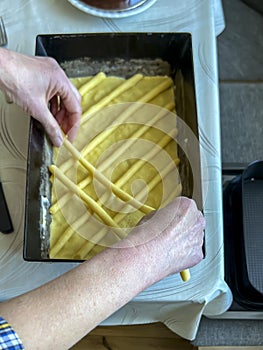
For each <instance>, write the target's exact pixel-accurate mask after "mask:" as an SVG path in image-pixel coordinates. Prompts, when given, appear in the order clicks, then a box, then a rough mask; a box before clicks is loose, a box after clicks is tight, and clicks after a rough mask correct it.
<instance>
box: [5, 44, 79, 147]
mask: <svg viewBox="0 0 263 350" xmlns="http://www.w3.org/2000/svg"><path fill="white" fill-rule="evenodd" d="M0 89H1V90H3V92H4V93H5V95H6V97H7V100H8V101H12V102H14V103H16V104H17V105H19V106H20V107H21V108H22V109H23V110H24V111H25V112H26V113H28V114H29V115H31V116H32V117H34V118H35V119H37V120H38V121H39V122H40V123H41V124H42V125H43V126H44V128H45V131H46V132H47V134H48V135H49V137H50V139H51V141H52V143H53V144H54V146H60V145H61V144H62V142H63V137H62V133H61V130H60V128H61V129H62V130H63V132H64V133H65V134H68V137H69V140H70V141H73V140H74V138H75V136H76V134H77V132H78V129H79V123H80V116H81V103H80V102H81V97H80V95H79V93H78V91H77V89H76V88H75V87H74V86H73V84H72V83H71V82H70V80H69V79H68V78H67V76H66V74H65V73H64V71H63V70H62V69H61V68H60V66H59V65H58V63H57V62H56V61H55V60H54V59H52V58H50V57H35V56H26V55H22V54H19V53H16V52H13V51H10V50H7V49H3V48H1V49H0ZM59 100H60V103H59Z"/></svg>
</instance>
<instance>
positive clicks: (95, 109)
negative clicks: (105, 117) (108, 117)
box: [80, 74, 143, 124]
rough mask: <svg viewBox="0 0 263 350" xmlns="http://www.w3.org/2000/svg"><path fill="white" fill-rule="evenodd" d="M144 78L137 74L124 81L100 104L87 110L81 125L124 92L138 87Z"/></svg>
mask: <svg viewBox="0 0 263 350" xmlns="http://www.w3.org/2000/svg"><path fill="white" fill-rule="evenodd" d="M142 78H143V75H142V74H135V75H133V76H132V77H131V78H130V79H127V80H124V82H123V83H122V84H121V85H119V86H117V87H116V89H114V90H113V91H112V92H111V93H110V94H108V95H107V96H104V97H103V98H102V99H101V100H100V101H99V102H98V103H96V104H95V105H93V106H91V107H90V108H89V109H87V110H86V111H85V112H84V113H83V114H82V117H81V121H80V123H81V124H83V123H85V122H86V121H87V119H89V118H90V115H91V114H92V113H95V112H98V111H99V110H101V109H102V108H104V107H105V106H107V105H108V104H109V103H110V102H111V101H112V100H113V99H114V98H116V97H117V96H119V95H121V94H122V93H123V92H125V91H127V90H129V89H130V88H132V87H133V86H134V85H136V84H137V83H138V82H139V81H140V80H141V79H142Z"/></svg>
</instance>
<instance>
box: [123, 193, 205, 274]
mask: <svg viewBox="0 0 263 350" xmlns="http://www.w3.org/2000/svg"><path fill="white" fill-rule="evenodd" d="M204 228H205V218H204V216H203V215H202V213H201V212H200V211H199V210H198V209H197V207H196V203H195V201H193V200H191V199H189V198H186V197H178V198H176V199H175V200H174V201H173V202H171V203H170V204H169V205H168V206H166V207H165V208H162V209H160V210H158V211H156V212H153V213H151V214H149V215H147V216H145V217H144V218H143V219H142V220H141V222H140V224H139V225H138V226H137V227H136V228H135V229H134V230H133V232H132V233H131V234H130V235H129V236H128V239H127V240H125V244H126V246H130V247H131V246H137V247H140V248H142V247H143V249H145V256H147V257H148V258H149V259H150V260H151V262H150V264H149V266H152V268H153V269H154V270H155V272H156V271H159V276H158V277H159V278H160V279H162V278H164V277H166V276H168V275H171V274H174V273H178V272H180V271H182V270H184V269H187V268H189V267H192V266H194V265H196V264H198V263H199V262H200V261H201V260H202V258H203V250H202V246H203V238H204ZM121 245H122V244H121Z"/></svg>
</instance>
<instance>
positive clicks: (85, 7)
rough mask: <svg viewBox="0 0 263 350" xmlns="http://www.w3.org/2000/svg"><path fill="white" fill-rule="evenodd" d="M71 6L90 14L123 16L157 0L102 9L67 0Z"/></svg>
mask: <svg viewBox="0 0 263 350" xmlns="http://www.w3.org/2000/svg"><path fill="white" fill-rule="evenodd" d="M68 1H69V2H70V3H71V4H72V5H73V6H75V7H77V8H78V9H79V10H81V11H83V12H86V13H89V14H90V15H93V16H97V17H104V18H123V17H128V16H133V15H137V14H138V13H141V12H143V11H145V10H147V9H148V8H149V7H151V6H152V5H153V4H154V3H155V2H156V1H157V0H145V1H143V2H141V3H139V4H138V5H137V6H131V7H129V8H128V9H124V10H103V9H100V8H97V7H94V6H90V5H87V4H85V3H84V2H82V1H81V0H68Z"/></svg>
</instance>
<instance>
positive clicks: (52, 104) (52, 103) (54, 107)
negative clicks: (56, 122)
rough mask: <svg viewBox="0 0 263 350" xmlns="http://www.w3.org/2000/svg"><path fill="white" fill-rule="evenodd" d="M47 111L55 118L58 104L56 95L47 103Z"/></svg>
mask: <svg viewBox="0 0 263 350" xmlns="http://www.w3.org/2000/svg"><path fill="white" fill-rule="evenodd" d="M49 109H50V112H51V113H52V114H53V116H55V115H56V114H57V113H58V109H59V103H58V96H57V95H55V96H53V97H52V98H51V100H50V101H49Z"/></svg>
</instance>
